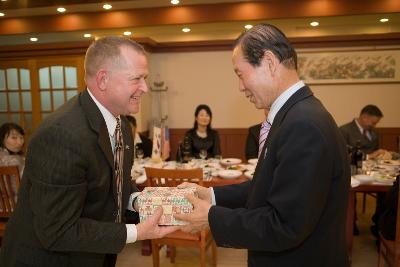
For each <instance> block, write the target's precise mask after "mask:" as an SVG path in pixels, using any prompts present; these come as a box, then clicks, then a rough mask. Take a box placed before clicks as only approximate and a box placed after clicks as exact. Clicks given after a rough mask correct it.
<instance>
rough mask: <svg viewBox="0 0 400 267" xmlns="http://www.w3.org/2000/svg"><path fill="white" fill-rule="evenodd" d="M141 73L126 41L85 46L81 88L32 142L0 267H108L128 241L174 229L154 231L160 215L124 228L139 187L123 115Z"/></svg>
mask: <svg viewBox="0 0 400 267" xmlns="http://www.w3.org/2000/svg"><path fill="white" fill-rule="evenodd" d="M147 75H148V68H147V59H146V56H145V52H144V50H143V48H142V47H141V46H140V45H139V44H137V43H136V42H134V41H132V40H129V39H126V38H122V37H105V38H102V39H99V40H97V41H95V42H94V43H93V44H92V45H91V46H90V47H89V48H88V51H87V53H86V57H85V80H86V84H87V90H84V91H83V92H82V93H80V94H79V95H78V96H77V97H75V98H73V99H71V100H70V101H69V102H67V103H66V104H65V105H63V106H62V107H61V108H60V109H59V110H57V111H55V112H54V113H53V114H51V115H50V116H49V117H48V118H46V120H44V121H43V123H42V124H41V125H40V127H39V128H38V129H37V130H36V132H35V133H34V135H33V136H32V139H31V142H30V144H29V147H28V153H27V159H26V167H25V171H24V175H23V179H22V184H21V187H20V192H19V196H18V203H17V207H16V210H15V211H14V213H13V216H12V218H11V219H10V221H9V222H8V224H7V229H6V233H5V236H4V240H3V244H2V247H1V254H0V266H2V267H8V266H38V267H39V266H40V267H45V266H49V267H50V266H51V267H54V266H57V267H61V266H85V267H91V266H93V267H95V266H99V267H100V266H114V265H115V261H116V254H117V253H119V252H120V251H121V250H122V249H123V248H124V246H125V244H126V243H131V242H135V241H137V240H143V239H150V238H160V237H163V236H164V235H165V234H167V233H170V232H172V231H174V230H176V229H177V228H175V227H159V226H158V220H159V217H160V216H161V214H162V210H161V209H159V210H158V211H157V213H156V215H154V216H153V217H152V218H151V219H149V220H146V221H145V222H143V223H139V224H137V225H135V224H125V223H124V216H123V215H124V213H125V210H126V209H129V210H133V209H134V208H133V201H134V199H135V197H136V196H137V192H136V191H137V189H136V187H135V186H133V185H132V183H131V179H130V169H131V166H132V160H133V157H132V156H133V143H132V140H133V139H132V133H131V130H130V127H129V125H128V123H127V121H126V119H125V118H124V116H121V115H126V114H129V113H136V112H138V110H139V103H140V97H141V96H142V94H144V93H146V92H147V91H148V88H147V85H146V81H145V79H146V77H147ZM119 129H121V130H119ZM121 132H122V140H121ZM117 153H118V157H117ZM121 165H122V166H121Z"/></svg>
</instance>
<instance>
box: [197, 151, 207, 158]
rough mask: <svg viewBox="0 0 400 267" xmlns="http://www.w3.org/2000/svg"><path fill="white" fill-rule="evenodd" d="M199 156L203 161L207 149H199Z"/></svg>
mask: <svg viewBox="0 0 400 267" xmlns="http://www.w3.org/2000/svg"><path fill="white" fill-rule="evenodd" d="M199 156H200V158H201V159H202V160H205V159H206V158H207V149H200V153H199Z"/></svg>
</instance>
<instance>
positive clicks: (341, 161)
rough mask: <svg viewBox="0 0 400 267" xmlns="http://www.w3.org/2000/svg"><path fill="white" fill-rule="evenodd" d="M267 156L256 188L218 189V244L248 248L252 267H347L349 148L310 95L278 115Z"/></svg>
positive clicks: (212, 216)
mask: <svg viewBox="0 0 400 267" xmlns="http://www.w3.org/2000/svg"><path fill="white" fill-rule="evenodd" d="M263 151H267V153H266V156H265V158H263V159H259V161H258V165H257V167H256V170H255V174H254V178H253V180H252V181H249V182H246V183H243V184H239V185H231V186H224V187H215V188H214V192H215V197H216V202H217V205H218V206H213V207H211V209H210V211H209V215H208V216H209V217H208V218H209V223H210V228H211V231H212V234H213V236H214V239H215V241H216V242H217V244H218V245H219V246H225V247H235V248H247V249H248V250H249V251H248V254H249V255H248V264H249V266H269V267H274V266H276V267H293V266H307V267H321V266H324V267H343V266H348V257H347V251H346V243H345V221H346V210H347V201H348V195H349V185H350V169H349V165H348V162H347V153H346V146H345V143H344V140H343V137H342V136H341V134H340V132H339V130H338V128H337V126H336V124H335V122H334V120H333V118H332V117H331V115H330V114H329V113H328V112H327V111H326V110H325V108H324V107H323V106H322V104H321V103H320V102H319V100H318V99H316V98H315V97H314V96H313V94H312V92H311V90H310V89H309V88H308V87H303V88H301V89H300V90H299V91H297V92H296V93H295V94H294V95H292V96H291V97H290V98H289V99H288V101H287V102H286V103H285V104H284V105H283V106H282V108H281V109H280V110H279V112H278V113H277V115H276V117H275V119H274V121H273V124H272V127H271V130H270V132H269V135H268V138H267V140H266V143H265V145H264V149H263ZM263 155H264V153H263Z"/></svg>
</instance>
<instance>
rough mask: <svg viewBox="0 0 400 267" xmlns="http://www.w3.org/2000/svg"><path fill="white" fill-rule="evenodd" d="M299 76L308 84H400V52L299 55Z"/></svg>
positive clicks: (393, 50)
mask: <svg viewBox="0 0 400 267" xmlns="http://www.w3.org/2000/svg"><path fill="white" fill-rule="evenodd" d="M297 59H298V60H297V61H298V72H299V76H300V78H301V79H302V80H304V81H305V82H306V83H307V84H356V83H400V50H399V49H383V50H372V49H371V50H340V51H316V52H311V51H310V52H308V51H307V52H302V51H299V52H298V55H297Z"/></svg>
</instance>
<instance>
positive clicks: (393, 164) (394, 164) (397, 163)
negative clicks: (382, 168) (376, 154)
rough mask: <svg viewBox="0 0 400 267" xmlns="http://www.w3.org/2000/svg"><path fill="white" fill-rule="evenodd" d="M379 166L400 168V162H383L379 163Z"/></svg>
mask: <svg viewBox="0 0 400 267" xmlns="http://www.w3.org/2000/svg"><path fill="white" fill-rule="evenodd" d="M379 165H386V166H400V160H382V161H380V162H379Z"/></svg>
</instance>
